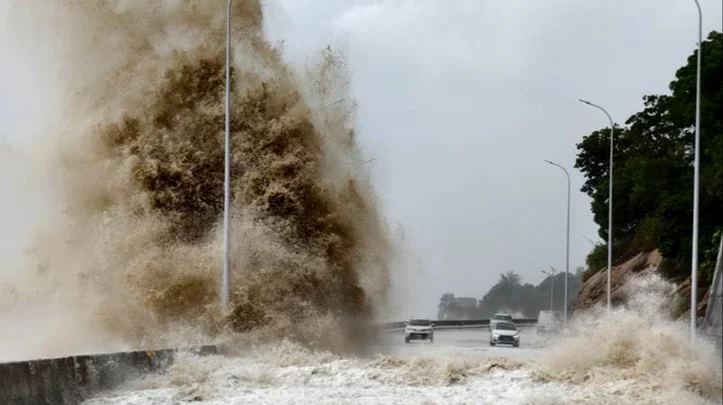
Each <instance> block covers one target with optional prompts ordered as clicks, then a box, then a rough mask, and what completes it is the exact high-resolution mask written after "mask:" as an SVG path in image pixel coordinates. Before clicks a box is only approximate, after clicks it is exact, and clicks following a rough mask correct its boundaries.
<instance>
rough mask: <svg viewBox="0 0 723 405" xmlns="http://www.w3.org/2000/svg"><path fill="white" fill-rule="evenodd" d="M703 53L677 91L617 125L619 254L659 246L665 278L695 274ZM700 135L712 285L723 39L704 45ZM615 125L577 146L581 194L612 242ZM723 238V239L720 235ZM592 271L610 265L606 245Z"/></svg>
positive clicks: (704, 238)
mask: <svg viewBox="0 0 723 405" xmlns="http://www.w3.org/2000/svg"><path fill="white" fill-rule="evenodd" d="M696 63H697V50H696V52H694V53H693V55H691V56H690V57H689V58H688V60H687V63H686V64H685V66H683V67H681V68H680V69H678V71H677V72H676V75H675V79H674V80H673V81H672V82H671V83H670V86H669V87H670V91H671V92H670V94H668V95H648V96H645V97H643V101H644V108H643V109H642V111H640V112H637V113H635V114H633V115H632V116H631V117H630V118H628V120H627V121H626V122H625V126H622V127H617V126H616V128H615V139H614V172H613V176H614V179H613V255H614V260H615V262H616V263H619V262H621V261H623V260H625V259H627V258H629V257H631V256H633V255H635V254H637V253H639V252H643V251H650V250H653V249H655V248H657V249H659V250H660V252H661V253H662V255H663V256H664V257H665V258H666V260H665V262H664V264H663V271H664V274H666V275H667V276H669V277H670V278H672V279H674V280H680V279H683V278H685V277H687V276H688V275H689V274H690V262H691V246H692V232H693V231H692V226H693V225H692V219H693V159H694V154H693V153H694V134H695V94H696ZM701 71H702V88H701V108H700V114H701V136H700V230H699V232H700V233H699V239H700V245H699V249H700V252H701V253H700V269H699V270H700V275H701V277H699V279H700V282H701V286H707V284H708V283H709V282H710V277H711V275H712V272H713V268H714V266H715V258H716V253H717V248H718V243H719V241H720V239H719V238H720V232H721V229H723V34H721V33H719V32H715V31H714V32H711V33H710V35H709V36H708V38H707V39H706V40H704V41H703V60H702V70H701ZM609 134H610V129H609V128H603V129H600V130H597V131H594V132H592V133H591V134H589V135H587V136H585V137H584V138H583V140H582V142H580V143H579V144H578V145H577V148H578V155H577V161H576V164H575V167H576V168H577V169H579V170H580V171H581V172H582V173H583V174H584V175H585V177H586V181H585V183H584V185H583V187H582V189H581V191H583V192H585V193H586V194H587V195H589V196H590V197H591V198H592V212H593V214H594V220H595V222H596V223H597V224H598V225H599V226H600V229H599V235H600V237H601V238H603V239H604V240H607V236H608V235H607V229H608V205H607V200H608V185H609V183H608V181H609V179H608V173H609V172H608V171H609V153H610V152H609V147H610V146H609V145H610V144H609V141H610V138H609ZM716 235H718V236H716ZM587 265H588V268H589V270H590V271H588V272H587V273H586V275H585V276H586V279H587V278H588V277H589V276H591V275H592V274H594V272H596V271H598V270H600V269H602V268H605V267H606V266H607V245H604V244H600V245H598V246H596V248H595V249H593V251H592V252H591V253H590V254H589V256H588V257H587Z"/></svg>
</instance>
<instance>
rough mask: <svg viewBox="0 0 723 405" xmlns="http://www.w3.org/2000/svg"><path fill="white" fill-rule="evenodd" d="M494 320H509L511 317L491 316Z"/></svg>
mask: <svg viewBox="0 0 723 405" xmlns="http://www.w3.org/2000/svg"><path fill="white" fill-rule="evenodd" d="M492 319H494V320H495V321H510V320H512V317H511V316H510V315H495V316H493V317H492Z"/></svg>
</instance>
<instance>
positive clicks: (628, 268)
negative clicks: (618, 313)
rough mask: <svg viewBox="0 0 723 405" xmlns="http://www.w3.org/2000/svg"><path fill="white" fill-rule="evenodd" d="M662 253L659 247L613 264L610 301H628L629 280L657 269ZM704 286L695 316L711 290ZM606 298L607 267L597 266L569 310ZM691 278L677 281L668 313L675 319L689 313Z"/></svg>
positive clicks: (600, 303)
mask: <svg viewBox="0 0 723 405" xmlns="http://www.w3.org/2000/svg"><path fill="white" fill-rule="evenodd" d="M662 261H663V257H662V255H661V254H660V252H659V251H657V250H653V251H652V252H645V253H638V254H637V255H636V256H635V257H633V258H631V259H630V260H628V261H626V262H624V263H622V264H620V265H618V266H614V267H613V270H612V274H611V286H612V294H611V301H612V304H613V305H614V306H617V305H623V304H625V303H626V302H627V299H628V297H627V295H628V292H629V291H630V288H628V287H629V283H630V281H632V280H634V279H636V278H640V277H645V276H646V275H649V274H652V273H659V272H660V265H661V263H662ZM706 290H707V287H706V288H702V287H699V292H700V293H701V294H704V295H703V297H702V298H701V299H700V300H699V301H698V316H699V317H702V316H703V315H704V314H705V311H706V309H707V306H708V299H709V297H710V292H709V291H706ZM606 300H607V271H606V269H604V268H603V269H600V271H598V272H597V273H595V275H593V276H592V277H590V279H588V280H587V281H586V282H585V283H583V285H582V287H581V288H580V292H579V293H578V294H577V296H576V297H575V301H574V302H573V304H572V308H571V312H572V313H580V312H584V311H586V310H589V309H592V308H594V307H596V306H602V307H604V306H605V305H606ZM688 302H690V278H688V279H686V280H685V281H683V282H682V283H679V284H677V285H676V287H675V289H674V291H673V292H672V296H671V298H670V315H671V316H672V317H674V318H676V319H678V320H687V319H688V318H689V317H690V308H689V307H690V305H689V304H688Z"/></svg>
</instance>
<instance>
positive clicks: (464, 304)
mask: <svg viewBox="0 0 723 405" xmlns="http://www.w3.org/2000/svg"><path fill="white" fill-rule="evenodd" d="M452 303H453V304H454V305H455V306H456V307H457V308H477V298H473V297H455V298H454V300H452Z"/></svg>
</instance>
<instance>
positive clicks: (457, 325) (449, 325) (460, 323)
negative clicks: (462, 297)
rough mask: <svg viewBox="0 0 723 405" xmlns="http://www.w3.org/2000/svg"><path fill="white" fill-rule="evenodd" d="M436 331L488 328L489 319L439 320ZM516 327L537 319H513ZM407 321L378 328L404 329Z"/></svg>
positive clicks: (383, 324)
mask: <svg viewBox="0 0 723 405" xmlns="http://www.w3.org/2000/svg"><path fill="white" fill-rule="evenodd" d="M431 322H432V323H433V324H434V325H435V328H436V329H464V328H475V327H477V328H480V327H483V326H488V325H489V324H490V320H489V319H469V320H437V321H431ZM512 322H514V323H515V324H516V325H520V326H529V325H536V324H537V319H534V318H529V319H513V320H512ZM404 324H405V321H400V322H386V323H381V324H378V326H377V327H378V328H379V329H382V330H393V329H404Z"/></svg>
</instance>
